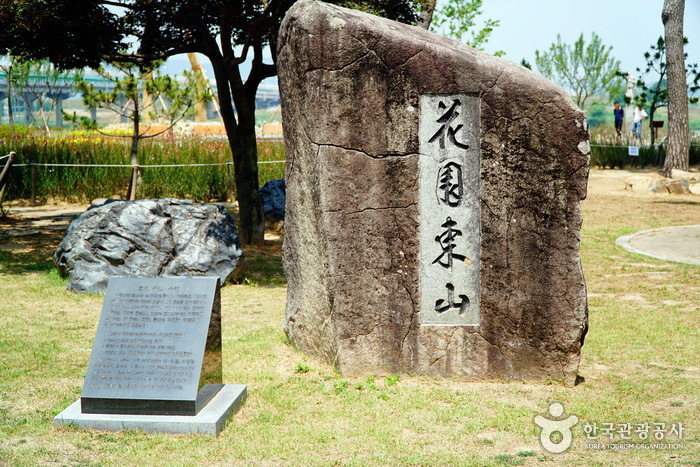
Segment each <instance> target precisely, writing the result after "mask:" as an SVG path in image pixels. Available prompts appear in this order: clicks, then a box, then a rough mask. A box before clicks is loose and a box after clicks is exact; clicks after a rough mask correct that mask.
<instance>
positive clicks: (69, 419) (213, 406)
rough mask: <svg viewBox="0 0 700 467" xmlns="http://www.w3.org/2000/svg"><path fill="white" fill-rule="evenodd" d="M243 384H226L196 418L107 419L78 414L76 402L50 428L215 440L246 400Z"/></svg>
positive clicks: (176, 416)
mask: <svg viewBox="0 0 700 467" xmlns="http://www.w3.org/2000/svg"><path fill="white" fill-rule="evenodd" d="M247 394H248V391H247V387H246V385H244V384H226V385H224V387H223V388H222V389H221V391H219V393H218V394H217V395H216V396H215V397H214V398H213V399H212V400H211V402H209V404H207V405H206V406H205V407H204V408H203V409H202V410H201V411H200V412H199V413H198V414H197V415H193V416H186V415H111V414H92V413H82V410H81V404H80V399H78V400H77V401H75V402H74V403H73V404H71V405H70V406H69V407H68V408H67V409H66V410H64V411H63V412H61V413H59V414H58V415H56V417H54V419H53V424H54V426H57V427H59V426H71V425H72V426H75V427H77V428H78V429H81V430H85V429H92V430H105V431H121V430H142V431H146V432H151V433H177V434H203V435H210V436H218V435H219V433H221V430H223V428H224V426H225V425H226V423H227V422H228V420H229V418H231V416H232V415H233V414H234V413H235V412H237V411H238V409H239V408H240V406H241V405H242V404H243V401H245V399H246V397H247Z"/></svg>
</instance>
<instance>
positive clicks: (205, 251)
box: [54, 198, 243, 293]
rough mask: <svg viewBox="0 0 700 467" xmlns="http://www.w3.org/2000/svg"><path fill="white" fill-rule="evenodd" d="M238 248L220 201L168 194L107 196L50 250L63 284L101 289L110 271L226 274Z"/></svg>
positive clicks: (79, 288) (81, 289) (239, 252)
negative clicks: (132, 197)
mask: <svg viewBox="0 0 700 467" xmlns="http://www.w3.org/2000/svg"><path fill="white" fill-rule="evenodd" d="M242 254H243V252H242V250H241V248H240V242H239V239H238V233H237V232H236V226H235V224H234V221H233V217H231V215H230V214H229V213H228V212H227V211H226V209H225V208H224V207H222V206H217V205H213V204H199V203H195V202H193V201H189V200H178V199H171V198H164V199H144V200H138V201H115V200H108V201H107V202H105V203H104V204H102V205H99V206H93V207H90V208H89V209H88V210H87V211H85V212H84V213H83V214H81V215H80V216H79V217H78V218H77V219H75V220H74V221H73V222H72V223H71V225H70V226H69V227H68V230H67V232H66V235H65V237H64V238H63V241H61V243H60V244H59V246H58V249H57V250H56V253H55V254H54V263H55V264H56V267H57V268H58V270H59V272H60V273H61V275H62V276H64V277H65V276H68V277H69V278H70V283H69V284H68V287H67V288H68V290H72V291H75V292H96V293H104V292H105V290H106V288H107V281H108V279H109V278H110V277H112V276H135V277H158V276H218V277H219V279H220V280H221V283H222V284H223V283H224V282H225V281H226V280H227V279H228V278H229V277H231V276H232V274H233V272H234V270H235V268H236V264H237V263H238V260H239V259H240V257H241V256H242Z"/></svg>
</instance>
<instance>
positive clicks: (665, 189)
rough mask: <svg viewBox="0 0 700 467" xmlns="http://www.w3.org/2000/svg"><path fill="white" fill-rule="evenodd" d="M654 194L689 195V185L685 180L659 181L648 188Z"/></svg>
mask: <svg viewBox="0 0 700 467" xmlns="http://www.w3.org/2000/svg"><path fill="white" fill-rule="evenodd" d="M649 191H652V192H654V193H670V194H673V195H683V194H687V193H690V184H689V183H688V181H687V180H668V179H666V180H661V181H660V182H658V183H656V184H654V185H653V186H652V187H650V188H649Z"/></svg>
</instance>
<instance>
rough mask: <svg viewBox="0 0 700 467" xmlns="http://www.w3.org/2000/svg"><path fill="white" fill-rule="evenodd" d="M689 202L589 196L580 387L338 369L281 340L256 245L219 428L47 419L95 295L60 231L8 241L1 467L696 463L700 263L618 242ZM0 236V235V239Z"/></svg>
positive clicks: (92, 316) (238, 313)
mask: <svg viewBox="0 0 700 467" xmlns="http://www.w3.org/2000/svg"><path fill="white" fill-rule="evenodd" d="M699 198H700V197H698V196H683V197H676V198H673V197H668V196H663V195H657V196H648V195H633V194H629V193H626V192H614V193H609V194H591V196H590V197H589V199H588V200H586V201H584V202H583V211H584V216H585V217H584V219H585V222H584V226H583V231H582V244H581V255H582V261H583V266H584V271H585V274H586V280H587V283H588V289H589V305H590V331H589V334H588V336H587V339H586V343H585V345H584V347H583V351H582V363H581V367H580V375H581V376H582V377H583V379H584V381H583V382H582V383H581V384H579V385H577V386H575V387H572V388H569V387H565V386H562V385H559V384H531V383H522V382H514V383H501V382H477V383H474V382H472V383H469V382H459V381H450V380H440V379H434V378H426V377H421V376H409V375H401V376H395V377H389V378H384V377H372V376H366V377H363V378H346V377H344V376H342V375H339V374H337V373H336V372H335V371H334V370H333V368H331V367H329V366H328V365H326V364H323V363H320V362H318V361H316V360H314V359H311V358H307V357H305V356H304V355H302V354H301V353H299V352H297V351H295V350H294V349H293V348H291V347H290V346H289V345H288V343H287V341H286V338H285V336H284V333H283V332H282V329H281V327H282V326H281V324H282V318H283V314H284V304H285V296H286V289H285V286H284V281H283V276H282V273H281V270H280V264H281V262H280V259H279V244H278V243H270V244H268V245H266V246H265V247H263V248H257V249H248V250H247V251H246V254H247V255H248V259H247V262H246V267H247V271H246V272H245V273H244V274H243V276H242V277H241V284H239V285H229V286H226V287H224V288H223V290H222V312H223V313H222V314H223V357H224V382H225V383H243V384H247V385H248V391H249V395H248V400H247V401H246V403H245V404H244V406H243V407H242V409H241V410H240V412H239V413H238V414H236V415H235V416H234V418H233V419H232V420H231V421H230V423H229V424H228V426H227V427H226V429H225V430H224V431H223V432H222V434H221V435H220V436H219V437H218V438H211V437H206V436H194V435H164V434H145V433H142V432H136V431H129V432H119V433H111V432H92V431H79V430H76V429H73V428H60V429H57V428H54V427H53V425H52V421H53V417H54V416H55V415H56V414H58V413H59V412H60V411H61V410H63V409H65V408H66V407H67V406H68V405H69V404H71V403H72V402H74V401H75V400H76V399H77V398H78V397H79V395H80V390H81V387H82V383H83V378H84V375H85V371H86V368H87V362H88V358H89V354H90V350H91V346H92V339H93V337H94V334H95V328H96V324H97V320H98V317H99V313H100V309H101V306H102V298H103V297H102V296H99V295H77V294H73V293H70V292H67V291H66V290H65V289H64V286H65V283H64V282H63V280H62V279H60V278H59V277H58V276H57V275H56V273H55V272H54V271H53V270H52V269H51V263H50V255H51V253H52V249H53V248H55V246H56V244H57V242H58V240H60V237H56V236H50V235H47V236H43V237H42V236H41V235H35V236H33V237H27V238H26V239H23V240H22V239H19V240H18V239H12V241H14V242H19V243H22V242H24V244H23V246H24V248H21V249H16V250H9V251H3V250H0V355H2V357H1V358H0V465H12V466H14V465H120V466H123V465H159V466H165V465H168V466H169V465H211V466H223V465H474V466H491V465H493V466H502V465H528V466H534V465H543V466H544V465H547V466H554V465H580V466H597V465H599V466H607V465H624V466H627V465H629V466H642V465H699V464H698V462H699V461H700V442H699V441H700V410H699V408H698V399H699V398H698V395H699V394H700V358H699V357H698V348H699V347H698V342H699V340H700V339H699V338H700V332H699V328H700V327H699V326H698V318H700V316H699V315H698V310H700V267H697V266H688V265H682V264H676V263H668V262H663V261H659V260H655V259H652V258H648V257H645V256H641V255H636V254H632V253H629V252H627V251H625V250H623V249H621V248H620V247H618V246H616V245H615V239H616V238H617V237H618V236H620V235H624V234H627V233H630V232H634V231H637V230H642V229H648V228H653V227H658V226H667V225H683V224H693V223H698V222H699V219H700V199H699ZM0 227H1V226H0ZM7 241H8V239H7V238H6V237H3V236H2V232H1V231H0V247H1V245H2V244H3V242H7ZM552 401H559V402H561V403H562V404H563V405H564V407H565V409H566V413H567V414H574V415H576V416H577V417H578V418H579V423H578V425H576V426H575V427H574V442H573V445H572V447H571V449H569V450H568V451H567V452H565V453H564V454H559V455H554V454H548V453H547V452H545V451H544V450H543V449H542V447H541V446H540V443H539V430H538V429H537V428H536V426H535V425H534V423H533V418H534V416H535V415H536V414H545V415H547V408H548V406H549V404H550V402H552ZM677 422H681V423H683V424H684V427H685V432H684V434H683V439H681V440H678V439H677V438H675V437H669V438H667V439H666V440H665V441H654V442H657V443H676V444H682V447H680V448H677V449H624V450H607V449H606V450H597V449H589V448H586V446H585V445H586V443H587V441H586V437H585V435H584V433H583V426H584V425H585V424H589V425H590V424H593V423H596V424H597V425H598V426H602V425H603V424H604V423H614V424H616V425H617V424H624V423H632V424H642V423H650V424H653V423H665V424H666V425H667V428H670V425H671V424H673V423H677ZM649 433H650V436H651V437H653V433H652V432H651V431H650V432H649ZM633 438H634V433H633ZM619 441H620V440H619V437H616V438H615V439H613V442H619ZM590 442H591V443H609V442H611V441H610V440H608V438H607V437H605V436H598V437H597V439H596V440H592V441H590ZM631 442H633V443H636V444H639V443H641V441H640V440H639V439H633V440H632V441H631ZM648 442H651V441H649V440H648V441H646V443H648Z"/></svg>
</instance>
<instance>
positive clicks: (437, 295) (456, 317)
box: [418, 95, 481, 326]
mask: <svg viewBox="0 0 700 467" xmlns="http://www.w3.org/2000/svg"><path fill="white" fill-rule="evenodd" d="M479 121H480V117H479V99H478V98H476V97H471V96H466V95H421V96H420V124H419V132H418V135H419V141H420V162H419V175H420V181H419V186H420V188H419V198H420V219H421V224H420V320H421V324H422V325H452V326H460V325H461V326H478V325H479V305H480V294H479V281H480V272H479V268H480V257H481V247H480V244H481V221H480V219H481V209H480V204H479V203H480V198H479V173H480V172H479V170H480V169H479V167H480V164H479V163H480V157H479V137H480V135H479Z"/></svg>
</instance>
